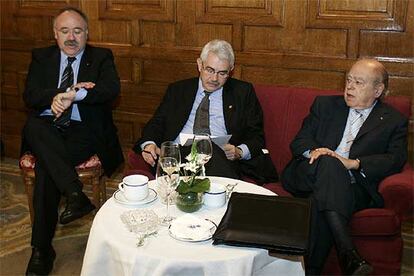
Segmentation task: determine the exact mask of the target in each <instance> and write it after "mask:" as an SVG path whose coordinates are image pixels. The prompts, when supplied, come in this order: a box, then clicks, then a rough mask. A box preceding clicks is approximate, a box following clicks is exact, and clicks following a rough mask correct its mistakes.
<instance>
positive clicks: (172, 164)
mask: <svg viewBox="0 0 414 276" xmlns="http://www.w3.org/2000/svg"><path fill="white" fill-rule="evenodd" d="M159 164H160V167H159V169H160V170H162V173H164V174H165V173H166V174H167V175H166V176H164V177H163V180H165V182H166V183H165V184H167V185H165V190H166V191H165V192H166V205H167V214H166V215H165V217H163V218H162V222H161V223H162V224H163V225H170V223H171V221H172V220H173V219H174V218H173V217H172V216H171V215H170V196H171V194H172V193H173V192H174V191H175V188H176V187H177V185H178V182H179V180H180V176H179V171H180V164H179V162H178V161H177V159H175V158H173V157H161V158H160V160H159ZM160 173H161V172H160Z"/></svg>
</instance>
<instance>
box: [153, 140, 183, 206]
mask: <svg viewBox="0 0 414 276" xmlns="http://www.w3.org/2000/svg"><path fill="white" fill-rule="evenodd" d="M162 157H172V158H175V159H177V161H178V164H180V163H181V153H180V146H179V145H178V144H177V143H175V142H173V141H166V142H164V143H162V144H161V150H160V156H159V158H160V159H161V158H162ZM156 179H157V191H158V194H159V196H160V199H161V203H163V204H166V203H167V192H168V190H169V184H168V179H169V177H168V175H167V173H166V172H164V171H163V169H162V168H161V162H158V164H157V171H156ZM174 198H175V191H171V194H170V196H169V204H172V203H173V202H174Z"/></svg>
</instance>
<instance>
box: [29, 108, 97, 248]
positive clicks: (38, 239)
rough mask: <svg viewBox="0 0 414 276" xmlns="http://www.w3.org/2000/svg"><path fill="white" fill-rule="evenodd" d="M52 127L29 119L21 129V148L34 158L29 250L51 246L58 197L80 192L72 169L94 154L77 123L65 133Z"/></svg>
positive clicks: (90, 140)
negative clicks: (31, 224)
mask: <svg viewBox="0 0 414 276" xmlns="http://www.w3.org/2000/svg"><path fill="white" fill-rule="evenodd" d="M52 123H53V117H51V116H41V117H30V118H29V119H28V121H27V122H26V125H25V126H24V129H23V139H24V143H25V146H24V148H25V149H28V150H30V152H31V153H32V154H33V155H34V156H35V157H36V166H35V176H36V177H35V186H34V192H33V208H34V221H33V227H32V246H35V247H39V248H48V247H49V246H51V243H52V239H53V236H54V233H55V229H56V223H57V220H58V205H59V201H60V197H61V195H62V194H63V195H68V194H70V193H72V192H75V191H80V190H81V189H82V186H81V183H80V181H79V179H78V175H77V173H76V170H75V166H76V165H78V164H80V163H81V162H83V161H85V160H87V159H88V158H89V157H90V156H92V155H93V154H95V149H94V144H95V142H94V140H93V135H91V133H90V131H89V130H88V129H87V128H86V127H85V126H84V125H83V124H82V123H81V122H76V121H72V122H71V124H70V126H69V127H68V129H66V130H65V131H61V130H59V129H57V128H56V127H55V126H53V124H52Z"/></svg>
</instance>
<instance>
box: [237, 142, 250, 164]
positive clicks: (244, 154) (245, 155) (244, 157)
mask: <svg viewBox="0 0 414 276" xmlns="http://www.w3.org/2000/svg"><path fill="white" fill-rule="evenodd" d="M237 147H239V148H241V150H242V156H241V158H240V159H242V160H249V159H250V158H252V156H251V154H250V150H249V148H248V147H247V145H246V144H241V145H238V146H237Z"/></svg>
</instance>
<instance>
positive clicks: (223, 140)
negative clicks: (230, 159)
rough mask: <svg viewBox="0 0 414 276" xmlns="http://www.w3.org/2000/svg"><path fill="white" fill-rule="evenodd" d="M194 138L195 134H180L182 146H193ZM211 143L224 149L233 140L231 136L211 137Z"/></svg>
mask: <svg viewBox="0 0 414 276" xmlns="http://www.w3.org/2000/svg"><path fill="white" fill-rule="evenodd" d="M193 138H194V134H187V133H180V135H179V140H180V145H181V146H189V145H191V144H192V142H193ZM210 138H211V141H212V142H213V143H214V144H216V145H217V146H219V147H223V146H224V145H225V144H227V143H228V142H229V140H230V138H231V134H230V135H223V136H210Z"/></svg>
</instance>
